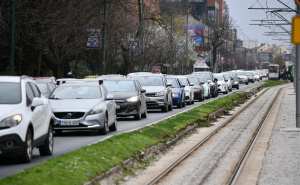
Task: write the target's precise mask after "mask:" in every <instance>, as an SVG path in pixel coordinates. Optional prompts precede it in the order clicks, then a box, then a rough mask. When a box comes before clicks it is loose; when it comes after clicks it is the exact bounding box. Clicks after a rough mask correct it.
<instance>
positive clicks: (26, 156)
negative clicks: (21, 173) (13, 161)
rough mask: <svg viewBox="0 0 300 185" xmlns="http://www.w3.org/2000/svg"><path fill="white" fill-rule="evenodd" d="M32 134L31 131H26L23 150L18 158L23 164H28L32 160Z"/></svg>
mask: <svg viewBox="0 0 300 185" xmlns="http://www.w3.org/2000/svg"><path fill="white" fill-rule="evenodd" d="M32 149H33V148H32V133H31V130H28V131H27V134H26V140H25V149H24V151H23V154H22V155H21V156H20V161H21V162H23V163H29V162H30V161H31V159H32Z"/></svg>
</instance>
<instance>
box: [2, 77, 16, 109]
mask: <svg viewBox="0 0 300 185" xmlns="http://www.w3.org/2000/svg"><path fill="white" fill-rule="evenodd" d="M18 103H21V85H20V83H12V82H0V104H18Z"/></svg>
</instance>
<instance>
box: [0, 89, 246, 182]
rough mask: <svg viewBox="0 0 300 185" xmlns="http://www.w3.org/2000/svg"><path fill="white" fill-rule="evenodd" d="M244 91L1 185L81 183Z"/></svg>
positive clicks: (203, 120) (61, 158) (204, 117)
mask: <svg viewBox="0 0 300 185" xmlns="http://www.w3.org/2000/svg"><path fill="white" fill-rule="evenodd" d="M245 98H246V96H245V93H235V94H233V95H229V96H226V97H223V98H220V99H217V100H214V101H212V102H209V103H206V104H203V105H201V106H199V107H196V108H194V109H192V110H190V111H188V112H185V113H181V114H179V115H176V116H174V117H172V118H170V119H168V120H165V121H163V122H160V123H158V124H155V125H152V126H146V127H143V128H140V129H138V130H136V131H133V132H129V133H122V134H119V135H115V136H112V137H111V138H109V139H106V140H104V141H101V142H98V143H96V144H93V145H90V146H86V147H82V148H80V149H79V150H76V151H73V152H70V153H67V154H64V155H61V156H59V157H56V158H54V159H51V160H49V161H47V162H44V163H42V164H39V165H37V166H34V167H31V168H28V169H26V170H24V171H22V172H20V173H18V174H15V175H12V176H9V177H6V178H3V179H2V180H0V184H1V185H6V184H9V185H11V184H14V185H18V184H20V185H27V184H28V185H31V184H43V185H48V184H49V185H51V184H53V185H58V184H68V185H71V184H74V185H75V184H84V183H86V182H88V181H90V180H92V179H94V178H95V177H97V176H99V175H101V174H103V173H105V172H107V171H109V170H110V169H111V168H113V167H115V166H117V165H119V164H121V163H122V162H123V161H125V160H126V159H129V158H132V157H135V156H136V155H137V154H140V153H141V152H143V151H146V150H147V149H149V148H150V147H152V146H154V145H157V144H158V143H163V142H167V141H169V140H170V139H173V138H175V136H176V134H177V133H178V132H179V131H181V130H183V129H185V128H186V127H187V126H188V125H191V124H194V123H198V124H199V125H200V126H207V125H209V122H208V121H207V117H208V116H209V114H211V113H212V112H214V111H216V110H218V109H220V108H222V107H228V108H229V107H231V105H230V104H231V103H232V102H233V101H234V100H240V101H244V100H245Z"/></svg>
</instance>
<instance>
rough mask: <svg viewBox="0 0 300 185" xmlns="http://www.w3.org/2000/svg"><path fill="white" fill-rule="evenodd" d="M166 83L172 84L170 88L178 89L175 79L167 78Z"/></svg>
mask: <svg viewBox="0 0 300 185" xmlns="http://www.w3.org/2000/svg"><path fill="white" fill-rule="evenodd" d="M167 83H170V84H172V88H179V85H178V83H177V80H176V79H175V78H167Z"/></svg>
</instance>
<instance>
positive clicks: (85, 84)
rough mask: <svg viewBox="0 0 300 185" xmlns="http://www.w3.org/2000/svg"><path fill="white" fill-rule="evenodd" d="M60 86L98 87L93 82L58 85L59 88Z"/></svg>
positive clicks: (97, 84)
mask: <svg viewBox="0 0 300 185" xmlns="http://www.w3.org/2000/svg"><path fill="white" fill-rule="evenodd" d="M61 86H99V83H96V81H95V82H94V83H93V82H88V83H87V82H74V83H62V84H61V85H59V87H61Z"/></svg>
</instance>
